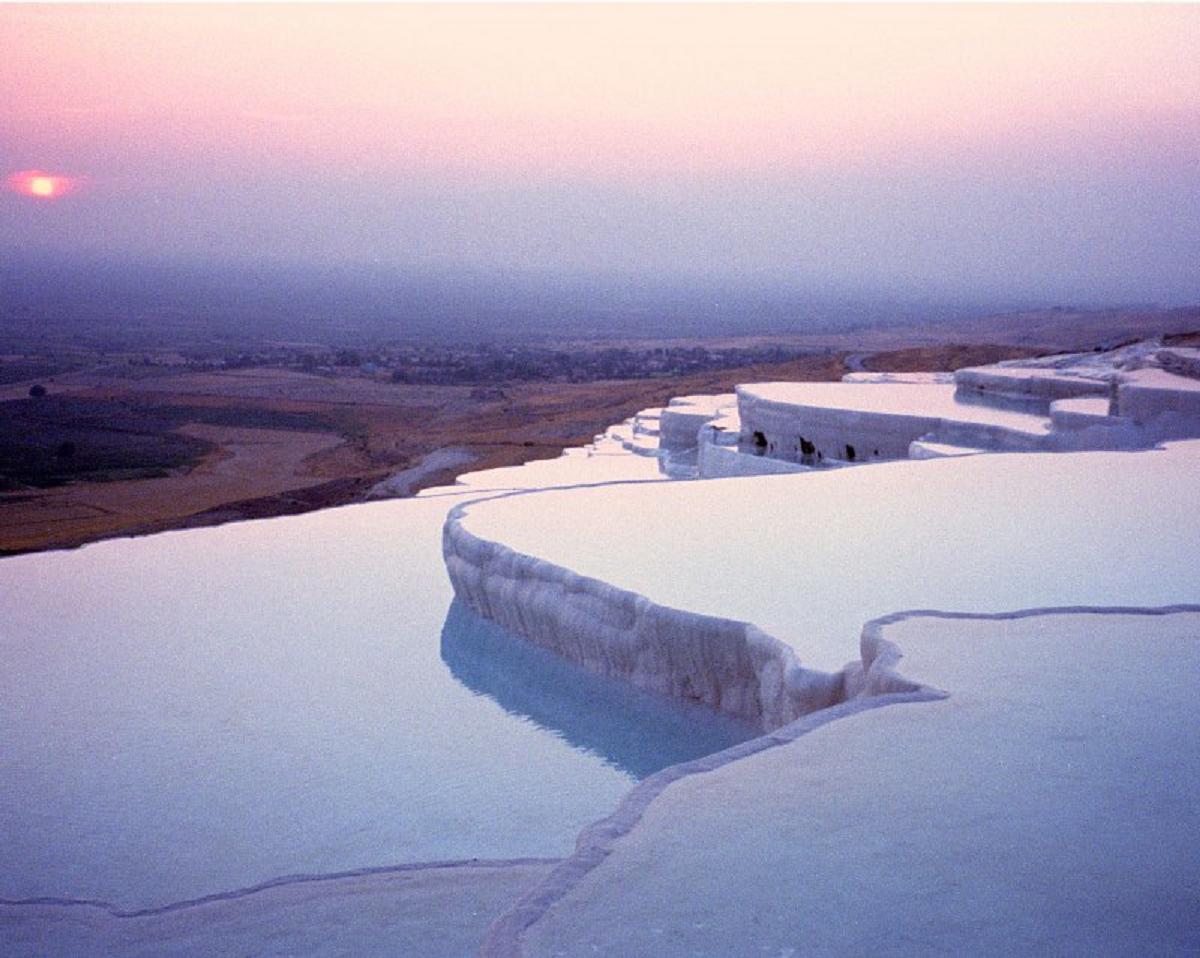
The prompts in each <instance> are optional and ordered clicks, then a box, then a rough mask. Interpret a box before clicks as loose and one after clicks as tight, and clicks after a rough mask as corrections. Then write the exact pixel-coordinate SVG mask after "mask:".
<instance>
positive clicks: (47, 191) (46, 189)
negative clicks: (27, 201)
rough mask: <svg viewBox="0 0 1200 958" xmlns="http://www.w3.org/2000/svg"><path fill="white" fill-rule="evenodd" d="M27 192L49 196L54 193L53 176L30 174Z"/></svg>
mask: <svg viewBox="0 0 1200 958" xmlns="http://www.w3.org/2000/svg"><path fill="white" fill-rule="evenodd" d="M29 192H30V193H31V194H32V195H33V196H45V197H50V196H53V195H54V193H55V190H54V177H52V176H31V177H30V178H29Z"/></svg>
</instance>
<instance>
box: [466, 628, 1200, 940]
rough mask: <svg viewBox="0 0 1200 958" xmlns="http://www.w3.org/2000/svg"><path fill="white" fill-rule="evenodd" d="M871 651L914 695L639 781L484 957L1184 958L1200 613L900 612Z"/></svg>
mask: <svg viewBox="0 0 1200 958" xmlns="http://www.w3.org/2000/svg"><path fill="white" fill-rule="evenodd" d="M863 652H864V659H865V660H866V661H868V662H870V663H872V666H873V667H874V668H881V669H882V670H883V671H885V672H886V671H888V669H889V668H894V667H897V666H896V660H897V659H899V666H898V667H899V668H902V669H903V671H904V673H905V675H906V676H909V677H911V678H913V679H916V680H918V681H920V682H921V683H922V685H921V687H920V689H918V690H917V691H912V692H907V693H895V692H885V693H884V694H882V695H879V696H876V697H874V698H865V699H857V700H855V701H851V702H847V703H844V704H843V705H841V706H837V707H835V708H832V709H826V710H824V711H822V712H818V713H815V714H813V715H811V716H808V717H807V718H806V719H802V720H800V721H798V722H795V723H793V724H792V725H791V726H788V727H786V728H784V729H781V730H780V731H779V732H778V733H777V734H775V735H772V736H767V737H764V738H761V739H758V740H756V741H755V742H749V743H746V744H745V745H744V746H741V747H738V748H735V749H730V750H729V751H728V752H725V753H721V754H718V755H714V756H710V757H709V758H708V759H702V760H700V761H697V762H693V763H690V764H689V765H688V766H682V767H680V766H677V767H676V768H674V769H668V770H666V771H664V772H662V773H660V774H659V775H658V776H656V777H655V778H653V779H648V780H646V781H645V782H643V783H642V784H641V785H639V786H638V788H637V789H635V790H634V792H633V793H631V794H630V795H629V796H628V797H627V798H626V800H625V801H624V802H623V803H622V805H621V806H620V808H618V809H617V810H616V811H615V812H614V813H613V815H611V816H610V817H609V818H607V819H605V820H604V821H601V822H598V823H597V824H596V825H595V826H594V827H593V828H591V829H588V830H587V831H585V832H584V834H583V835H582V836H581V838H580V843H579V848H578V851H577V852H576V854H575V855H574V856H572V858H571V859H568V860H567V861H566V862H564V863H563V864H562V865H560V866H559V867H558V868H557V869H555V870H554V871H553V872H552V873H551V874H550V875H549V876H548V877H547V878H546V879H545V880H544V881H543V882H542V883H541V884H540V885H539V886H537V887H536V888H534V889H533V890H532V891H530V892H529V893H527V894H526V895H525V896H523V897H522V898H521V899H520V900H519V901H518V902H516V903H515V904H514V905H513V906H512V907H511V908H510V909H508V910H507V911H506V912H505V913H504V914H503V915H502V916H500V917H499V918H498V920H497V921H496V922H495V923H494V924H493V925H492V928H491V932H490V933H489V936H488V938H487V940H486V944H485V947H484V950H483V954H484V955H485V956H486V958H515V956H518V955H520V956H525V958H543V956H545V958H549V956H556V958H573V956H584V955H594V954H605V955H622V956H630V958H650V956H654V958H684V956H693V955H800V954H806V955H828V956H835V955H890V956H902V955H903V956H911V955H929V954H947V955H987V956H998V955H1015V954H1021V955H1079V956H1084V955H1089V956H1090V955H1151V954H1152V955H1194V954H1197V953H1198V952H1200V920H1198V914H1197V905H1196V903H1197V901H1200V877H1198V876H1200V872H1198V871H1197V868H1196V863H1197V860H1198V856H1200V843H1198V840H1197V836H1198V835H1200V807H1198V806H1197V803H1196V801H1195V796H1196V794H1197V791H1198V790H1200V748H1197V745H1196V740H1195V734H1194V733H1195V728H1196V725H1197V722H1200V698H1198V697H1197V696H1196V694H1195V688H1194V678H1195V676H1196V674H1197V673H1198V672H1200V607H1197V606H1193V607H1191V608H1190V609H1177V610H1170V609H1157V610H1151V609H1145V610H1138V609H1126V610H1038V611H1034V612H1029V613H1016V614H1011V615H1000V616H990V617H989V616H944V615H941V614H937V613H932V614H931V613H914V614H900V615H893V616H890V617H888V618H887V619H885V620H882V621H880V622H876V623H872V624H870V625H869V626H868V627H867V628H866V629H865V630H864V632H863ZM901 654H903V658H902V659H901V658H900V655H901Z"/></svg>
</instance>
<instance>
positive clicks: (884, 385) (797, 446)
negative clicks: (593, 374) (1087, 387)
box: [443, 344, 1200, 728]
mask: <svg viewBox="0 0 1200 958" xmlns="http://www.w3.org/2000/svg"><path fill="white" fill-rule="evenodd" d="M1163 352H1164V351H1163V350H1161V349H1160V348H1158V346H1157V344H1137V345H1135V346H1132V347H1126V348H1124V349H1122V350H1118V351H1115V352H1112V353H1107V354H1079V355H1075V356H1065V357H1047V358H1044V359H1039V360H1032V361H1024V362H1022V363H1009V364H998V365H997V366H994V367H988V368H987V370H985V372H987V373H988V375H989V376H991V377H992V379H991V380H989V381H990V382H993V383H1003V382H1008V383H1009V388H1010V391H1012V392H1017V393H1019V392H1021V391H1022V390H1024V389H1025V388H1026V385H1027V384H1028V383H1029V382H1031V381H1033V380H1035V379H1036V380H1039V381H1040V380H1042V379H1047V378H1049V379H1051V380H1052V379H1055V378H1061V379H1064V380H1068V381H1070V383H1072V384H1075V383H1077V382H1085V383H1102V384H1103V385H1104V391H1105V396H1104V397H1100V396H1091V395H1082V396H1081V395H1075V396H1073V397H1071V398H1066V399H1056V400H1054V401H1052V402H1050V403H1047V404H1046V408H1045V409H1043V410H1042V411H1041V412H1030V411H1028V410H1027V409H1014V408H1011V407H1010V406H1009V405H1006V404H1005V403H1003V402H1001V401H999V400H997V399H996V398H995V397H984V399H983V401H980V400H979V399H978V398H977V399H976V400H975V401H971V402H963V401H962V397H961V396H960V395H959V392H960V391H961V388H960V387H956V386H953V385H950V384H948V383H943V382H937V381H930V380H931V378H932V377H929V376H920V375H916V376H913V377H912V378H911V380H910V381H904V382H893V381H878V382H856V383H841V384H809V383H773V384H761V385H754V386H742V387H739V389H738V392H737V398H738V408H737V410H736V411H735V410H734V409H733V408H731V403H730V397H729V396H716V397H707V399H706V398H704V397H695V396H691V397H685V398H684V399H682V400H677V401H675V402H673V403H671V404H670V405H668V406H667V407H666V408H665V409H662V410H652V411H648V413H647V419H652V420H656V421H657V425H658V427H659V431H660V438H661V440H662V449H661V452H660V454H661V455H662V457H663V459H662V463H663V464H666V466H665V468H666V467H667V466H669V464H671V463H672V462H675V463H678V462H679V460H678V459H677V458H676V457H678V456H680V455H681V454H684V455H686V454H687V453H688V450H689V448H690V449H691V450H693V451H695V452H696V454H697V460H698V466H697V467H693V468H692V469H691V470H690V472H689V473H688V474H689V475H693V476H694V475H697V474H699V475H700V476H701V477H706V476H708V477H712V476H724V477H737V476H742V477H746V476H757V477H758V478H742V479H733V480H731V481H730V483H728V484H725V483H721V484H715V485H714V484H710V483H705V482H701V483H695V484H684V485H677V484H668V485H667V486H659V487H657V488H653V487H646V488H636V487H631V486H625V485H610V486H607V487H602V488H592V489H587V490H577V491H565V492H564V491H558V492H550V491H547V492H540V493H537V494H535V495H534V496H533V497H532V498H530V497H520V496H518V497H513V498H506V499H502V500H495V501H491V502H488V503H484V504H479V505H471V504H466V505H464V506H461V507H459V508H456V509H455V510H454V512H452V514H451V515H450V517H449V518H448V520H447V523H446V526H445V532H444V543H443V548H444V554H445V558H446V564H447V568H448V570H449V572H450V576H451V580H452V581H453V583H454V587H455V590H456V592H457V594H458V595H459V597H460V598H461V599H463V600H464V601H465V602H466V603H467V604H468V605H469V606H471V607H472V608H474V609H475V610H476V611H477V612H479V613H480V614H482V615H484V616H485V617H487V618H490V619H493V620H494V621H496V622H498V623H500V624H501V625H503V626H505V627H506V628H508V629H510V630H511V631H513V632H515V633H517V634H519V635H522V636H524V637H526V638H528V639H531V640H533V641H535V642H537V643H538V644H541V645H544V646H546V647H548V648H550V649H553V650H555V651H557V652H559V653H560V654H563V655H564V656H566V657H567V658H569V659H571V660H573V661H575V662H578V663H580V664H583V665H585V666H587V667H588V668H591V669H593V670H595V671H597V672H600V673H602V674H605V675H611V676H618V677H621V678H624V679H627V680H628V681H631V682H633V683H634V684H636V685H638V686H641V687H643V688H647V689H650V690H653V691H657V692H662V693H665V694H668V695H672V696H676V697H681V698H687V699H695V700H699V701H702V702H705V703H707V704H709V705H711V706H713V707H715V708H718V709H721V710H723V711H727V712H729V713H730V714H733V715H737V716H738V717H741V718H748V719H751V720H754V721H758V722H760V723H761V724H762V725H763V726H764V727H765V728H774V727H778V726H779V725H782V724H784V723H786V722H788V721H791V720H792V719H794V718H795V717H797V716H799V715H802V714H805V713H806V712H809V711H811V710H813V709H815V708H822V707H825V706H827V705H829V704H830V703H831V702H834V701H838V700H840V699H842V698H845V697H847V696H849V695H853V694H856V693H857V692H858V691H860V687H859V685H858V684H857V683H858V682H859V674H858V673H859V670H860V666H859V665H858V664H857V663H856V662H855V661H853V660H854V655H853V649H852V648H851V647H850V645H849V644H848V637H849V636H852V635H853V634H854V631H855V629H856V627H857V625H858V623H860V622H861V621H862V620H863V619H864V618H866V617H868V616H879V615H885V614H887V613H888V612H889V611H891V610H893V609H896V608H914V607H940V608H952V609H966V610H974V611H980V610H982V611H992V610H996V611H999V610H1003V609H1005V608H1016V607H1024V606H1028V605H1030V604H1038V605H1045V606H1052V605H1066V604H1081V603H1082V604H1094V605H1101V604H1105V603H1106V602H1109V603H1112V602H1118V603H1126V604H1140V605H1160V604H1164V603H1172V602H1182V601H1187V600H1188V599H1189V598H1192V597H1194V596H1195V594H1196V592H1197V585H1198V582H1197V580H1198V578H1200V577H1198V576H1197V574H1196V572H1195V571H1194V553H1195V548H1196V544H1197V543H1200V514H1198V513H1197V512H1196V510H1194V509H1193V508H1191V504H1190V498H1189V497H1188V496H1180V495H1179V489H1180V488H1181V486H1182V487H1184V488H1186V486H1187V483H1188V482H1189V481H1194V477H1195V475H1197V469H1198V468H1200V442H1174V443H1171V444H1170V445H1168V446H1167V447H1165V448H1160V449H1157V450H1154V451H1144V452H1138V453H1117V452H1109V453H1100V452H1089V453H1086V454H1085V453H1079V454H1075V455H1067V456H1063V455H1058V456H1051V457H1046V456H1043V455H1029V454H1026V455H1009V456H1004V457H997V456H994V455H986V454H985V453H989V452H995V451H1003V450H1012V449H1038V450H1051V449H1054V450H1079V449H1088V448H1098V449H1110V448H1113V447H1117V448H1122V447H1124V448H1134V449H1136V448H1139V447H1143V448H1144V447H1146V446H1149V445H1151V444H1152V443H1153V442H1155V441H1156V440H1159V439H1161V438H1163V437H1164V436H1179V435H1183V436H1194V435H1200V406H1198V405H1196V401H1197V399H1198V398H1200V380H1196V379H1192V378H1190V377H1188V376H1181V375H1178V374H1177V373H1173V372H1168V371H1167V370H1166V369H1164V368H1163V361H1162V359H1161V358H1160V357H1161V356H1162V355H1163ZM1180 356H1182V358H1180ZM1168 357H1169V364H1173V368H1175V369H1184V370H1188V369H1191V368H1192V367H1191V366H1189V365H1188V362H1190V360H1191V355H1190V352H1189V351H1182V352H1181V351H1168ZM969 372H972V373H974V372H975V371H969ZM972 381H974V380H972ZM1036 388H1037V390H1038V391H1039V392H1040V393H1047V394H1055V393H1057V392H1059V391H1062V390H1060V389H1059V387H1053V388H1048V387H1045V386H1044V385H1038V386H1037V387H1036ZM972 390H973V387H972V389H969V390H968V392H971V391H972ZM1066 391H1067V392H1069V391H1070V390H1069V389H1067V390H1066ZM673 410H674V412H673ZM705 416H707V417H708V418H707V419H704V418H703V417H705ZM702 419H703V424H702V425H701V426H699V427H697V430H696V433H695V435H694V436H693V437H692V440H691V442H692V446H691V447H689V446H688V445H687V438H686V433H687V431H688V430H690V429H691V428H692V426H694V425H695V423H696V422H697V421H700V420H702ZM638 422H639V418H638V417H635V418H634V419H632V420H629V421H628V422H627V423H625V424H623V425H622V426H621V427H620V428H619V429H617V430H610V431H609V433H608V434H606V437H607V440H608V441H616V442H619V443H620V445H621V448H622V449H624V450H626V451H634V452H645V450H644V449H643V448H642V445H643V443H642V442H636V441H635V439H640V440H647V439H649V438H651V436H652V433H651V432H650V430H649V429H647V430H640V429H639V428H638V425H637V424H638ZM739 428H740V445H739V446H736V447H735V446H734V445H733V436H734V432H735V430H738V429H739ZM748 434H749V435H751V436H753V437H754V439H753V442H752V445H753V446H755V447H761V446H763V445H764V442H763V440H764V436H765V445H766V447H767V448H766V449H762V448H757V450H756V451H757V452H759V453H765V454H761V455H756V454H754V453H753V452H747V450H746V448H745V447H746V439H747V435H748ZM835 434H836V435H837V437H838V438H837V439H834V438H832V437H833V436H834V435H835ZM784 437H786V440H787V443H789V444H790V450H781V449H780V448H779V445H778V443H777V440H778V441H779V442H782V441H784ZM837 441H842V443H843V445H844V446H849V448H848V449H847V451H846V453H844V454H843V455H841V456H838V457H836V458H835V457H834V456H832V455H831V456H829V457H827V458H826V457H823V456H821V455H820V449H819V446H818V444H819V443H825V442H829V443H831V444H832V443H834V442H837ZM801 444H803V452H802V451H801V450H802V445H801ZM814 450H815V452H814ZM891 456H895V457H896V458H902V457H909V458H910V460H911V461H909V462H893V463H876V464H875V465H873V466H872V467H871V468H869V469H863V468H857V467H856V468H843V469H837V470H830V469H829V468H810V467H813V466H821V467H827V466H830V465H840V466H848V465H850V462H851V461H854V460H862V459H867V460H870V459H874V458H877V457H878V458H888V457H891ZM797 458H799V459H803V460H806V461H805V462H803V463H798V462H796V459H797ZM926 460H930V461H926ZM667 471H668V473H670V469H669V468H667ZM796 472H801V473H804V474H801V475H789V476H785V475H778V474H779V473H796ZM768 475H771V476H772V477H771V478H766V477H767V476H768ZM1097 477H1103V481H1102V482H1099V483H1098V482H1097V481H1096V480H1097ZM559 499H562V500H564V501H562V502H560V501H559ZM567 500H569V501H567ZM1121 503H1125V504H1126V506H1125V507H1124V508H1121V507H1120V505H1119V504H1121ZM568 514H569V515H571V516H572V520H571V522H570V523H569V524H564V523H563V522H562V518H561V517H562V516H563V515H568ZM1097 516H1103V517H1104V524H1103V526H1102V527H1100V528H1098V527H1097V524H1096V517H1097ZM1151 516H1152V517H1153V521H1154V523H1155V525H1156V528H1157V529H1158V530H1159V531H1158V534H1157V535H1156V536H1155V537H1154V538H1153V539H1148V538H1147V536H1146V535H1145V533H1144V528H1145V523H1146V522H1147V521H1149V517H1151ZM1115 542H1119V543H1122V548H1121V551H1120V552H1119V553H1114V552H1113V551H1112V548H1111V543H1115ZM717 557H719V560H718V558H717ZM847 663H849V665H847Z"/></svg>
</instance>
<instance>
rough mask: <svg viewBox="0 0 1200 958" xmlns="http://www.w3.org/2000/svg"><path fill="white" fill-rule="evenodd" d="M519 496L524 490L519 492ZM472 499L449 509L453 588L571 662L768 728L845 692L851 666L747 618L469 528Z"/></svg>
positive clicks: (446, 539) (853, 673) (854, 673)
mask: <svg viewBox="0 0 1200 958" xmlns="http://www.w3.org/2000/svg"><path fill="white" fill-rule="evenodd" d="M517 494H518V495H523V494H524V493H517ZM470 508H471V503H464V504H462V505H459V506H456V507H455V508H454V509H452V510H451V511H450V513H449V515H448V516H447V517H446V523H445V526H444V527H443V530H442V552H443V556H444V558H445V562H446V569H447V571H448V572H449V575H450V581H451V582H452V583H453V585H454V591H455V594H456V595H457V596H458V598H459V599H460V600H461V601H462V602H464V603H466V604H467V605H468V606H469V607H470V608H471V609H472V610H473V611H475V612H476V613H477V614H479V615H481V616H483V617H484V618H487V619H490V620H491V621H493V622H495V623H497V624H498V625H501V626H503V627H504V628H506V629H508V630H509V631H510V632H512V633H514V634H516V635H519V636H521V637H522V638H525V639H527V640H529V641H530V642H534V643H536V644H538V645H540V646H542V647H544V648H546V649H549V650H550V651H552V652H555V653H557V654H558V655H561V656H563V657H564V658H566V659H568V660H569V661H571V662H574V663H576V664H577V665H580V666H583V667H584V668H587V669H590V670H591V671H593V672H596V673H598V674H600V675H605V676H609V677H613V678H620V679H623V680H625V681H628V682H630V683H632V684H633V685H635V686H637V687H638V688H641V689H645V690H648V691H651V692H656V693H659V694H663V695H668V696H672V697H674V698H678V699H684V700H688V701H696V702H703V703H705V704H707V705H709V706H711V707H713V708H715V709H717V710H719V711H721V712H724V713H726V714H728V715H732V716H735V717H737V718H741V719H745V720H747V721H750V722H753V723H756V724H758V725H760V726H761V727H762V728H763V729H764V730H766V731H770V730H772V729H775V728H778V727H780V726H782V725H786V724H787V723H789V722H791V721H793V720H795V719H796V718H798V717H799V716H801V715H805V714H807V713H809V712H813V711H815V710H817V709H822V708H826V707H828V706H830V705H834V704H836V703H838V702H840V701H842V700H843V699H844V698H845V697H846V689H847V680H848V679H849V680H850V681H851V682H852V683H853V684H854V685H855V687H856V688H857V687H858V686H860V685H861V679H860V677H859V676H858V668H857V666H856V667H854V668H852V669H851V670H849V671H842V672H837V673H829V672H824V671H820V670H816V669H807V668H805V667H803V666H802V665H801V664H800V662H799V660H798V658H797V656H796V653H795V652H794V650H793V649H792V648H791V647H790V646H788V645H785V644H784V643H783V642H781V641H779V640H778V639H776V638H774V637H772V636H770V635H768V634H766V633H765V632H763V631H762V630H761V629H759V628H757V627H756V626H754V625H752V624H750V623H748V622H740V621H737V620H734V619H725V618H720V617H718V616H711V615H701V614H698V613H695V612H686V611H683V610H680V609H673V608H669V607H667V606H663V605H659V604H656V603H654V602H652V601H650V600H649V599H648V598H646V597H645V596H642V595H639V594H637V593H635V592H630V591H627V590H625V589H620V588H618V587H616V586H613V585H610V584H609V583H607V582H602V581H600V580H599V579H593V578H589V577H587V576H582V575H579V574H577V573H575V572H572V571H571V570H570V569H566V568H563V567H562V566H558V565H555V564H553V563H551V562H547V561H545V560H544V559H539V558H537V557H535V556H530V555H525V554H523V553H520V552H516V551H514V550H513V549H510V548H509V547H507V546H505V545H502V544H500V543H498V542H492V541H488V540H486V539H481V538H479V537H478V536H475V535H474V534H473V533H471V532H469V531H468V530H467V529H466V528H465V527H464V526H463V523H462V519H463V517H464V516H465V515H466V514H467V513H468V512H469V510H470Z"/></svg>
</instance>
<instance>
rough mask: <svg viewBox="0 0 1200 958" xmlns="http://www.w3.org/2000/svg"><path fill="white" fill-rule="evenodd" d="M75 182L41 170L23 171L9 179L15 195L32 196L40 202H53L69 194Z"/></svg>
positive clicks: (69, 178) (67, 177) (66, 177)
mask: <svg viewBox="0 0 1200 958" xmlns="http://www.w3.org/2000/svg"><path fill="white" fill-rule="evenodd" d="M74 185H75V180H73V179H72V178H71V177H69V176H59V175H57V174H55V173H44V172H43V171H41V170H21V171H20V172H18V173H13V174H12V175H11V176H10V177H9V178H8V188H9V189H10V190H12V191H13V192H14V193H21V194H23V195H24V196H32V197H33V198H34V199H38V200H53V199H57V198H58V197H60V196H62V195H63V194H64V193H69V192H70V191H71V189H72V188H73V187H74Z"/></svg>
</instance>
